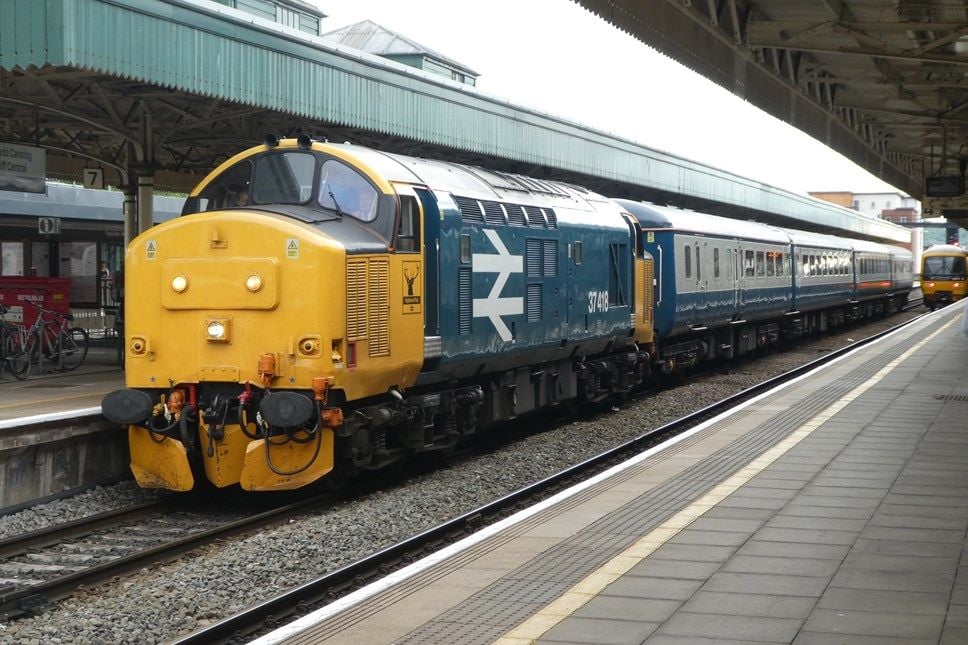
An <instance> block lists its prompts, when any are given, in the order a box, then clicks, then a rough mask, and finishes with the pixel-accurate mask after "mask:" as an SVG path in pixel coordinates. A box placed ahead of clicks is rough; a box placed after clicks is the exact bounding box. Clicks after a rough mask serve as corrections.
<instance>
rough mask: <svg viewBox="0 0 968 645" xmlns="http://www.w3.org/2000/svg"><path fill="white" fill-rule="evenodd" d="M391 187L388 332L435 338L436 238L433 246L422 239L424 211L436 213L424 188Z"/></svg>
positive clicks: (405, 335) (410, 186) (404, 335)
mask: <svg viewBox="0 0 968 645" xmlns="http://www.w3.org/2000/svg"><path fill="white" fill-rule="evenodd" d="M393 187H394V189H395V191H396V193H397V198H398V206H397V217H396V223H395V226H394V232H393V240H392V245H391V250H392V253H391V255H390V275H391V279H390V296H391V300H390V319H391V321H392V325H393V326H391V329H400V330H401V331H402V333H403V336H402V337H403V338H414V337H419V336H420V335H424V336H436V335H437V333H438V332H437V327H438V321H437V299H436V293H437V257H436V247H437V244H436V237H435V239H434V243H433V244H429V243H428V240H425V239H424V237H425V232H424V222H425V221H426V219H427V218H426V217H425V207H427V208H430V209H433V210H435V211H436V200H434V199H433V196H432V195H431V193H430V191H429V190H427V189H426V188H424V187H419V186H412V185H410V184H396V183H395V184H394V185H393ZM421 193H422V194H421ZM439 219H440V218H439V217H438V218H436V221H439ZM433 233H434V234H436V233H437V232H436V231H434V232H433ZM431 247H432V248H433V249H434V251H435V253H434V254H432V255H431V257H430V262H428V261H427V258H426V256H425V249H428V248H431ZM431 294H433V295H432V296H431ZM396 325H399V327H397V326H396ZM421 349H422V348H421Z"/></svg>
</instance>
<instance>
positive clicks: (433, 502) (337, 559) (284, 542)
mask: <svg viewBox="0 0 968 645" xmlns="http://www.w3.org/2000/svg"><path fill="white" fill-rule="evenodd" d="M921 311H923V310H914V311H910V312H905V313H901V314H897V315H895V316H892V317H890V318H888V319H885V320H881V321H876V322H872V323H869V324H867V325H863V326H858V327H855V328H853V329H850V330H848V331H846V332H841V333H838V334H835V335H831V336H827V337H824V338H820V339H814V340H809V341H804V342H802V343H800V344H799V345H798V346H797V347H796V348H792V349H788V350H786V351H783V352H777V353H773V354H771V355H769V356H767V357H764V358H761V359H759V360H757V361H754V362H749V363H744V364H742V365H740V366H738V367H735V368H733V369H732V370H730V371H729V372H728V373H721V374H714V375H711V376H708V377H705V378H703V379H701V380H697V381H695V382H691V383H688V384H685V385H683V386H681V387H678V388H675V389H672V390H666V391H663V392H660V393H659V394H657V395H655V396H651V397H648V398H643V399H639V400H634V401H631V402H629V403H626V404H625V405H623V406H622V407H621V408H620V409H618V410H617V411H613V412H611V413H604V414H601V415H598V416H596V417H594V418H591V419H587V420H580V421H573V422H570V423H563V424H560V425H558V426H557V427H554V428H552V429H550V430H547V431H544V432H541V433H539V434H535V435H531V436H528V437H525V438H523V439H521V440H518V441H514V442H512V443H510V444H509V445H506V446H504V447H501V448H498V449H495V450H494V451H492V452H489V453H487V454H485V455H480V456H476V457H472V458H470V459H468V460H466V461H462V462H461V463H459V464H456V465H453V466H445V467H441V468H439V469H437V470H435V471H433V472H431V473H429V474H425V475H420V476H414V477H412V478H410V479H407V480H406V481H403V482H401V483H400V484H398V485H396V486H393V487H392V488H390V489H387V490H381V491H378V492H375V493H371V494H368V495H365V496H363V497H360V498H357V499H354V500H352V501H347V502H342V503H339V504H337V505H335V506H333V507H331V508H328V509H326V510H324V511H320V512H317V513H314V514H311V515H307V516H305V517H303V518H300V519H298V520H295V521H292V522H290V523H289V524H287V525H284V526H279V527H275V528H273V529H269V530H264V531H262V532H260V533H258V534H255V535H251V536H249V537H245V538H239V539H236V540H232V541H231V542H221V543H218V544H215V545H212V546H209V547H207V548H205V549H202V550H199V551H198V552H196V553H194V554H192V555H190V556H187V557H184V558H182V559H180V560H178V561H176V562H173V563H170V564H165V565H161V566H158V567H155V568H154V569H153V570H150V571H149V570H145V571H143V572H141V573H139V574H136V575H134V576H129V577H126V578H124V579H121V580H119V581H115V582H111V583H108V584H105V585H102V586H100V587H97V588H96V589H92V590H89V591H79V592H77V593H75V594H74V596H73V597H71V598H69V599H67V600H64V601H62V602H61V603H59V604H56V605H54V606H53V607H51V608H50V609H49V610H47V611H46V612H45V613H43V614H41V615H38V616H34V617H28V618H22V619H17V620H13V621H9V622H6V623H0V642H3V643H6V642H13V643H37V644H38V645H40V644H42V643H43V644H47V643H75V642H84V643H89V642H91V643H145V642H161V641H165V640H168V639H171V638H174V637H176V636H179V635H181V634H186V633H188V632H190V631H192V630H194V629H196V628H198V627H201V626H203V625H205V624H208V623H211V622H214V621H216V620H218V619H220V618H222V617H225V616H228V615H230V614H232V613H235V612H237V611H239V610H241V609H242V608H244V607H245V606H248V605H251V604H253V603H254V602H257V601H259V600H262V599H265V598H268V597H270V596H272V595H274V594H275V593H277V592H280V591H283V590H285V589H288V588H289V587H291V586H294V585H296V584H298V583H300V582H303V581H306V580H308V579H310V578H313V577H316V576H318V575H320V574H322V573H325V572H327V571H331V570H333V569H334V568H336V567H337V566H339V565H342V564H346V563H348V562H351V561H353V560H356V559H358V558H360V557H363V556H365V555H368V554H369V553H372V552H373V551H375V550H376V549H378V548H380V547H383V546H387V545H390V544H393V543H395V542H397V541H399V540H401V539H403V538H406V537H409V536H410V535H413V534H414V533H416V532H417V531H419V530H421V529H423V528H427V527H429V526H433V525H435V524H437V523H439V522H441V521H443V520H445V519H448V518H450V517H453V516H455V515H458V514H460V513H463V512H465V511H468V510H471V509H473V508H476V507H477V506H479V505H480V504H481V503H483V502H485V501H487V500H491V499H495V498H496V497H498V496H500V495H503V494H506V493H508V492H511V491H513V490H516V489H518V488H520V487H522V486H524V485H526V484H528V483H531V482H533V481H535V480H537V479H540V478H543V477H545V476H547V475H550V474H553V473H555V472H557V471H559V470H561V469H562V468H564V467H566V466H567V465H570V464H573V463H577V462H579V461H582V460H584V459H586V458H587V457H590V456H592V455H595V454H598V453H600V452H602V451H603V450H606V449H608V448H611V447H613V446H615V445H617V444H618V443H621V442H623V441H625V440H627V439H630V438H632V437H635V436H638V435H639V434H641V433H642V432H644V431H645V430H646V429H648V428H652V427H656V426H658V425H661V424H663V423H666V422H668V421H670V420H673V419H676V418H679V417H681V416H683V415H685V414H688V413H689V412H691V411H693V410H696V409H699V408H701V407H703V406H705V405H708V404H710V403H714V402H716V401H719V400H720V399H722V398H724V397H726V396H728V395H730V394H733V393H735V392H738V391H740V390H743V389H745V388H747V387H750V386H752V385H755V384H756V383H759V382H761V381H763V380H765V379H767V378H769V377H771V376H775V375H777V374H780V373H783V372H785V371H788V370H790V369H792V368H794V367H796V366H799V365H802V364H803V363H806V362H809V361H811V360H814V359H816V358H818V357H819V356H821V355H822V354H824V353H827V352H829V351H831V350H833V349H837V348H840V347H843V346H845V345H850V344H851V343H852V342H853V341H854V339H859V338H864V337H866V336H869V335H871V334H874V333H877V332H878V331H881V330H883V329H886V328H888V327H891V326H893V325H896V324H899V323H900V322H902V321H903V320H907V319H910V318H913V317H914V316H916V315H918V314H919V313H921ZM119 491H120V492H119ZM98 495H104V496H105V498H106V501H105V504H104V506H102V507H97V506H96V499H97V497H98ZM125 495H130V498H129V499H128V500H127V501H125V502H124V503H123V504H118V502H117V500H118V499H119V498H123V497H124V496H125ZM140 495H141V494H140V493H134V492H133V491H132V490H131V486H130V484H125V485H121V486H119V487H109V488H104V489H98V490H97V491H92V492H91V493H90V494H86V495H85V501H84V505H85V508H87V509H88V510H87V511H86V512H88V513H93V512H99V511H102V510H107V509H108V508H113V507H116V506H118V505H125V504H129V503H135V502H136V501H139V500H140V499H143V497H140ZM74 499H75V500H76V499H77V498H74ZM92 500H95V501H92ZM62 503H63V502H55V503H54V504H62ZM67 503H68V504H70V502H69V501H68V502H67ZM45 506H49V505H45ZM68 508H70V511H71V517H74V516H75V515H74V512H75V509H73V508H71V507H68ZM31 512H32V513H33V514H34V515H35V516H40V517H47V513H46V511H44V510H43V509H40V510H37V509H31V511H26V512H24V513H18V514H17V515H24V516H25V517H26V514H28V513H31ZM81 514H84V513H83V512H82V513H81ZM16 517H17V516H10V517H7V518H0V535H4V534H7V533H9V532H16V531H19V530H24V529H23V528H17V529H15V528H11V526H14V524H13V518H16ZM64 519H65V517H64V516H60V517H58V518H56V520H55V521H64ZM17 521H18V524H17V525H16V526H24V524H23V522H26V521H28V519H25V518H21V519H20V520H17Z"/></svg>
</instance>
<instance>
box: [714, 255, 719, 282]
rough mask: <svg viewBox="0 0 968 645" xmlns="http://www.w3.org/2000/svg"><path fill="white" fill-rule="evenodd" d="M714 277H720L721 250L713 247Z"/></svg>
mask: <svg viewBox="0 0 968 645" xmlns="http://www.w3.org/2000/svg"><path fill="white" fill-rule="evenodd" d="M713 277H714V278H718V277H719V248H718V247H713Z"/></svg>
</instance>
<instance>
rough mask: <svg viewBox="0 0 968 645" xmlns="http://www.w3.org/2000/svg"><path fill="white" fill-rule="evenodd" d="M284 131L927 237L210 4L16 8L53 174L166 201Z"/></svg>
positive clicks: (862, 231) (15, 57) (10, 86)
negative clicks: (89, 176)
mask: <svg viewBox="0 0 968 645" xmlns="http://www.w3.org/2000/svg"><path fill="white" fill-rule="evenodd" d="M610 4H611V6H619V5H620V4H621V3H610ZM629 4H630V5H636V6H638V4H639V3H629ZM641 4H642V5H643V6H644V5H648V6H651V5H665V3H662V2H656V3H651V2H650V3H641ZM673 4H675V5H676V6H678V3H671V2H670V3H669V6H672V5H673ZM693 4H694V5H695V4H697V3H695V2H694V3H693ZM714 4H718V5H721V6H725V5H730V6H735V5H731V4H730V3H729V2H724V1H723V0H720V1H719V2H718V3H714ZM795 4H800V3H795ZM667 8H668V7H667ZM599 9H601V7H599ZM676 11H677V12H678V11H679V10H678V9H676ZM613 20H614V17H613ZM626 28H627V27H626ZM708 38H709V36H708V34H707V39H708ZM757 69H758V68H757ZM751 98H752V97H751ZM821 113H822V110H821ZM824 118H826V117H824ZM838 132H839V131H838ZM850 132H852V131H850ZM267 133H271V134H275V135H277V136H292V135H295V134H297V133H306V134H309V135H311V136H321V137H325V138H326V139H328V140H330V141H334V142H337V143H342V142H344V141H349V142H352V143H356V144H361V145H367V146H372V147H375V148H379V149H383V150H387V151H391V152H398V153H403V154H410V155H415V156H426V157H434V158H441V159H445V160H451V161H456V162H461V163H469V164H474V165H480V166H485V167H489V168H493V169H496V170H505V171H509V172H517V173H522V174H527V175H533V176H536V177H539V178H549V179H556V180H560V181H566V182H571V183H575V184H579V185H584V186H586V187H588V188H591V189H593V190H596V191H598V192H600V193H602V194H605V195H609V196H612V197H624V198H631V199H640V200H641V199H644V200H649V201H655V202H659V203H666V204H672V205H679V206H683V207H687V208H692V209H695V210H710V209H715V211H716V212H717V213H720V214H723V215H726V216H732V217H736V218H741V219H756V220H758V221H762V222H768V223H774V224H777V225H782V226H789V227H795V228H806V229H810V230H817V231H821V232H828V233H841V234H847V235H852V236H856V237H863V238H868V239H874V240H882V241H887V242H895V243H908V242H909V240H910V233H909V231H907V230H904V229H902V228H901V227H898V226H896V225H894V224H891V223H890V222H887V221H884V220H879V219H874V218H868V217H864V216H862V215H861V214H859V213H857V212H855V211H852V210H850V209H846V208H842V207H840V206H836V205H833V204H829V203H826V202H820V201H818V200H814V199H812V198H810V197H807V196H804V195H797V194H794V193H790V192H787V191H784V190H781V189H778V188H776V187H773V186H769V185H765V184H763V183H761V182H758V181H756V180H754V179H749V178H746V177H741V176H737V175H735V174H733V173H730V172H728V171H725V170H720V169H715V168H710V167H708V166H705V165H703V164H699V163H696V162H693V161H691V160H688V159H683V158H681V157H677V156H676V155H672V154H668V153H665V152H661V151H658V150H654V149H651V148H648V147H647V146H644V145H642V144H639V143H636V142H632V141H628V140H625V139H621V138H620V137H617V136H615V135H613V134H610V133H606V132H602V131H596V130H593V129H589V128H588V127H586V126H582V125H579V124H576V123H573V122H569V121H567V120H564V119H561V118H558V117H555V116H553V115H548V114H543V113H540V112H537V111H535V110H531V109H528V108H526V107H521V106H516V105H513V104H511V103H509V102H507V100H505V99H499V98H495V97H491V96H489V95H487V94H485V93H483V92H480V91H479V90H477V89H476V88H473V87H468V86H467V85H462V84H460V83H457V82H455V81H452V80H450V79H447V78H444V77H441V76H436V75H434V74H431V73H428V72H425V71H421V70H416V69H413V68H410V67H407V66H404V65H402V64H399V63H396V62H393V61H388V60H386V59H383V58H379V57H377V56H374V55H371V54H367V53H365V52H361V51H359V50H355V49H351V48H348V47H345V46H340V45H331V44H327V43H325V42H323V40H322V39H321V38H320V37H318V36H313V35H308V34H306V33H303V32H301V31H299V30H298V29H293V28H289V27H286V26H283V25H280V24H278V23H275V22H272V21H269V20H266V19H263V18H260V17H258V16H254V15H251V14H247V13H244V12H242V11H240V10H237V9H234V8H231V7H226V6H224V5H222V4H218V3H215V2H211V1H210V0H129V1H126V2H118V1H116V0H45V1H44V2H38V1H35V0H3V20H0V141H6V142H9V143H15V144H27V145H34V146H38V147H42V148H44V149H45V150H46V151H47V162H48V164H47V176H48V177H51V178H58V177H59V178H64V179H72V180H80V179H81V178H83V177H84V174H85V173H84V170H85V168H92V167H93V168H100V169H102V170H103V176H104V180H105V183H107V184H113V185H117V186H120V187H128V188H129V190H130V189H131V188H130V187H132V186H135V185H136V184H138V182H139V180H141V179H144V178H147V180H146V182H145V184H146V185H148V183H149V182H153V185H154V188H155V189H163V190H170V191H176V192H185V191H187V190H188V189H190V188H191V187H192V186H194V185H195V184H196V183H197V182H198V181H199V180H200V179H201V177H202V176H204V174H206V173H208V172H209V171H210V170H212V169H213V168H215V167H216V166H217V165H218V164H219V163H221V162H222V161H224V160H225V159H226V158H228V157H229V156H231V155H232V154H234V153H235V152H238V151H239V150H240V149H243V148H246V147H249V146H251V145H255V144H258V143H260V142H261V141H262V140H263V137H264V135H265V134H267ZM850 138H851V140H852V141H855V142H857V136H856V135H854V134H851V136H850ZM857 145H858V146H859V148H858V149H859V150H866V149H867V148H866V147H864V145H863V144H861V143H857ZM871 154H872V156H876V155H874V153H873V152H872V153H871ZM882 156H883V155H882ZM890 168H894V166H893V165H889V164H888V165H884V166H883V168H882V169H884V170H885V172H886V169H890ZM897 172H899V173H900V175H898V176H897V177H895V176H894V175H890V176H888V175H885V174H883V173H882V176H885V177H886V178H889V180H894V181H893V183H895V184H897V183H898V182H897V181H896V179H897V178H898V177H900V178H901V179H906V178H908V175H905V174H904V173H903V172H901V171H900V170H898V171H897ZM912 172H913V171H912ZM909 183H910V182H909ZM902 185H904V184H903V182H902ZM138 194H139V209H140V208H141V201H140V198H141V196H142V195H143V194H144V191H140V190H139V193H138ZM148 208H149V209H150V206H149V207H148ZM148 221H149V223H150V217H149V220H148Z"/></svg>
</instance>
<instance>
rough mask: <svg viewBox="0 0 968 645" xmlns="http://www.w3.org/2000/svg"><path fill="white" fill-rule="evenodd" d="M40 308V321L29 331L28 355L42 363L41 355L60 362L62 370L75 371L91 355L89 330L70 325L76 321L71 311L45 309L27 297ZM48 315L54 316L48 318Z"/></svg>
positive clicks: (32, 305) (58, 363) (28, 301)
mask: <svg viewBox="0 0 968 645" xmlns="http://www.w3.org/2000/svg"><path fill="white" fill-rule="evenodd" d="M24 302H26V303H28V304H29V305H30V306H31V307H34V308H35V309H36V310H37V320H35V321H34V324H33V325H31V326H30V329H29V330H27V354H28V355H29V356H30V362H31V363H38V364H39V363H40V361H41V357H43V358H46V359H47V360H49V361H51V362H53V363H56V364H57V367H58V368H59V369H60V370H61V371H71V370H74V369H77V367H78V366H79V365H80V364H81V363H82V362H84V358H85V357H86V356H87V348H88V341H89V339H88V335H87V330H84V329H81V328H80V327H68V326H67V323H69V322H71V321H73V320H74V316H72V315H70V314H62V313H60V312H57V311H53V310H51V309H45V308H44V307H41V306H40V305H38V304H37V303H36V302H32V301H30V300H25V301H24ZM45 315H47V316H50V318H45Z"/></svg>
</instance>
